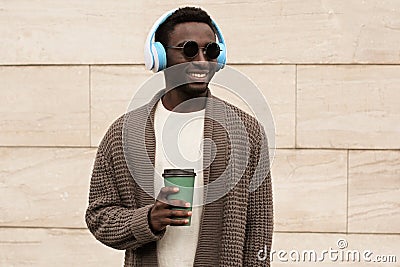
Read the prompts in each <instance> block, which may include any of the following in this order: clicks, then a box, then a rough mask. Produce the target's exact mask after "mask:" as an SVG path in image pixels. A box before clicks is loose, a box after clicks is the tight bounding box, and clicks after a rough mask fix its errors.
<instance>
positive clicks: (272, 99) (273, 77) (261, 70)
mask: <svg viewBox="0 0 400 267" xmlns="http://www.w3.org/2000/svg"><path fill="white" fill-rule="evenodd" d="M229 67H230V68H232V72H233V71H235V70H238V71H239V72H240V73H241V75H244V76H245V77H248V78H249V79H250V80H251V81H252V82H253V83H254V84H255V85H256V86H257V88H258V89H259V90H260V92H261V93H262V94H263V95H264V97H265V100H266V102H267V104H268V106H269V107H268V106H265V107H262V109H263V110H264V112H265V113H263V114H257V117H258V116H260V115H261V116H265V115H266V114H269V113H270V112H272V118H273V120H274V122H275V130H276V131H275V144H276V147H277V148H294V146H295V143H294V142H295V92H296V89H295V74H296V69H295V66H286V65H285V66H271V65H268V66H267V65H262V66H255V65H254V66H252V65H247V66H244V65H238V66H229ZM239 72H238V73H239ZM233 73H235V72H233ZM213 89H214V90H213V93H214V94H215V95H217V96H219V97H221V98H222V99H225V100H227V101H228V102H231V103H233V104H235V105H237V106H238V107H240V108H242V109H243V110H245V111H247V112H249V113H250V114H252V115H254V112H253V111H252V109H254V107H253V106H252V105H253V104H252V103H250V102H247V103H246V102H245V99H243V100H242V99H240V97H238V96H237V95H235V94H234V93H233V92H229V91H228V90H226V88H224V87H221V86H214V87H213ZM249 93H250V91H249ZM242 98H243V97H242ZM265 128H268V127H265ZM269 141H270V143H269V144H270V145H272V143H271V141H272V140H271V138H270V140H269Z"/></svg>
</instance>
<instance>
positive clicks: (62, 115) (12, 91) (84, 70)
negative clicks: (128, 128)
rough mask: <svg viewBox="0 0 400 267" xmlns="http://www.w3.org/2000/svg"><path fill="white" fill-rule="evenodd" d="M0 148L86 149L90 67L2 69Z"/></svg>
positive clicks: (87, 142) (0, 76)
mask: <svg viewBox="0 0 400 267" xmlns="http://www.w3.org/2000/svg"><path fill="white" fill-rule="evenodd" d="M0 80H1V84H0V88H1V89H0V98H1V99H2V105H1V106H0V116H1V118H2V120H1V122H0V145H2V146H88V145H89V142H90V140H89V71H88V67H72V66H71V67H0Z"/></svg>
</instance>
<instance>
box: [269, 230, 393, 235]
mask: <svg viewBox="0 0 400 267" xmlns="http://www.w3.org/2000/svg"><path fill="white" fill-rule="evenodd" d="M274 233H277V234H344V235H376V236H379V235H383V236H384V235H394V236H398V235H400V234H399V233H364V232H347V231H346V232H312V231H274Z"/></svg>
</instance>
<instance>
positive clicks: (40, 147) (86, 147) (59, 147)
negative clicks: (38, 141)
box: [0, 146, 98, 149]
mask: <svg viewBox="0 0 400 267" xmlns="http://www.w3.org/2000/svg"><path fill="white" fill-rule="evenodd" d="M2 148H16V149H18V148H21V149H24V148H25V149H26V148H34V149H49V148H54V149H68V148H77V149H79V148H82V149H88V148H98V146H0V149H2Z"/></svg>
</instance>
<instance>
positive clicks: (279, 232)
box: [0, 226, 399, 236]
mask: <svg viewBox="0 0 400 267" xmlns="http://www.w3.org/2000/svg"><path fill="white" fill-rule="evenodd" d="M0 229H37V230H40V229H43V230H88V229H87V228H86V227H54V226H0ZM274 233H278V234H345V235H376V236H380V235H382V236H384V235H394V236H398V235H399V233H364V232H347V231H346V232H334V231H333V232H330V231H327V232H312V231H274Z"/></svg>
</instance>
